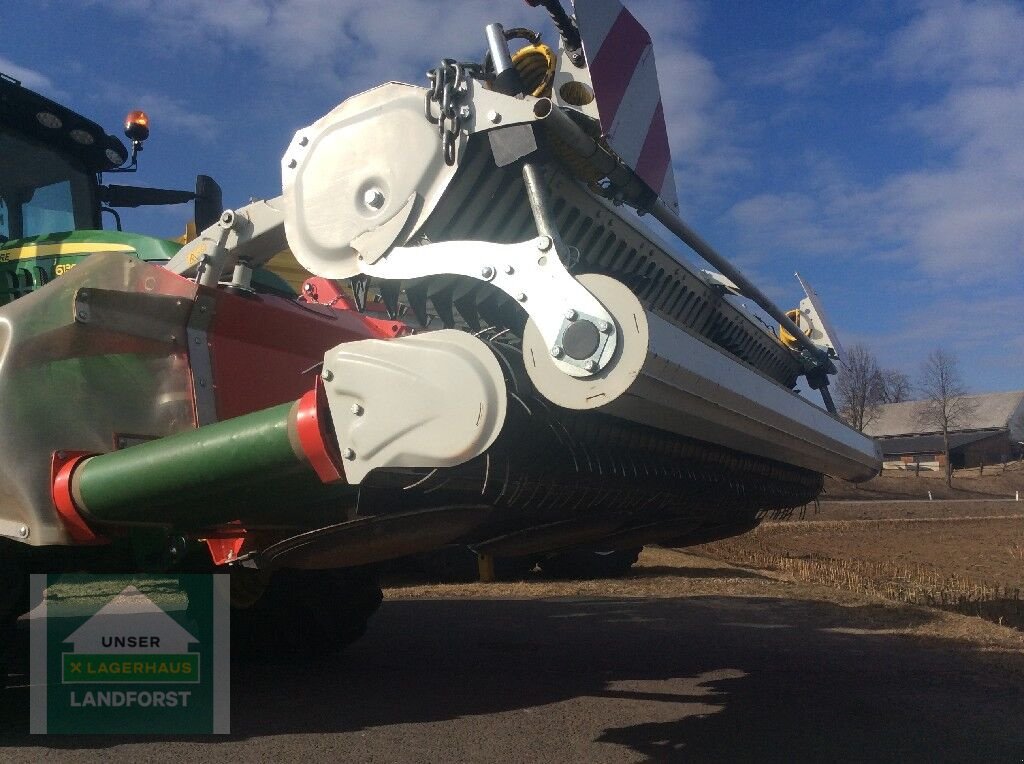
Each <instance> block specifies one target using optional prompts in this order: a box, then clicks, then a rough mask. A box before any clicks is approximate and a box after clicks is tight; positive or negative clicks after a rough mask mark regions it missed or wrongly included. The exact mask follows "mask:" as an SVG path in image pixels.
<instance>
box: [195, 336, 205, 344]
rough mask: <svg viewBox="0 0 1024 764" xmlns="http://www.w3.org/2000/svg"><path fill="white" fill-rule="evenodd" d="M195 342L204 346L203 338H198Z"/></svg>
mask: <svg viewBox="0 0 1024 764" xmlns="http://www.w3.org/2000/svg"><path fill="white" fill-rule="evenodd" d="M193 341H194V342H195V343H196V344H197V345H202V344H203V338H202V337H196V338H195V340H193Z"/></svg>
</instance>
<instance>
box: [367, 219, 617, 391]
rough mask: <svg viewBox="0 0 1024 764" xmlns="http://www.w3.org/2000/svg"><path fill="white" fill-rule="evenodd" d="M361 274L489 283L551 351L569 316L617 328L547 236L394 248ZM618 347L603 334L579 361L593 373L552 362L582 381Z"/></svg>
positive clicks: (561, 337)
mask: <svg viewBox="0 0 1024 764" xmlns="http://www.w3.org/2000/svg"><path fill="white" fill-rule="evenodd" d="M363 273H365V274H366V275H368V276H371V277H374V278H380V279H387V280H395V281H397V280H406V279H415V278H422V277H425V276H436V275H442V274H450V275H455V276H467V277H469V278H473V279H477V280H478V281H484V282H488V283H490V284H493V285H494V286H495V287H497V288H498V289H500V290H501V291H503V292H505V294H507V295H509V296H510V297H512V298H513V299H514V300H516V301H517V302H518V303H519V304H520V305H521V306H522V307H523V310H525V311H526V313H527V314H528V315H529V316H530V318H531V319H532V320H533V322H534V323H535V324H536V325H537V328H538V329H539V330H540V333H541V336H542V337H543V338H544V341H545V342H546V343H547V346H548V347H549V348H554V347H556V346H564V342H565V332H566V330H567V329H568V328H569V327H570V326H571V323H572V322H568V321H567V320H566V316H567V315H569V314H570V313H575V314H576V315H579V316H583V317H586V320H591V321H593V322H595V326H596V325H597V323H598V322H605V323H607V324H608V326H610V327H614V325H615V322H614V320H613V319H612V316H611V314H609V313H608V311H606V310H605V309H604V306H603V305H601V303H600V302H599V301H598V299H597V298H596V297H594V295H592V294H591V293H590V292H588V291H587V289H586V288H585V287H584V286H583V285H582V284H580V283H579V282H578V281H577V280H576V279H575V278H573V277H572V274H570V273H569V271H567V270H566V269H565V266H564V265H562V262H561V261H560V260H559V259H558V255H557V253H556V251H555V248H554V242H553V241H552V239H551V237H549V236H539V237H537V238H536V239H534V240H532V241H525V242H521V243H519V244H495V243H493V242H488V241H447V242H439V243H437V244H424V245H423V246H420V247H395V248H394V249H392V250H391V251H390V252H389V253H388V254H386V255H384V256H383V257H382V258H380V260H378V261H377V262H375V263H373V264H372V265H364V266H363ZM616 344H617V340H616V337H615V333H614V331H613V332H611V333H608V334H606V335H605V339H604V340H602V343H601V346H600V350H599V352H598V354H596V355H594V356H590V357H588V358H586V359H578V360H579V361H580V363H583V364H585V363H586V362H587V361H593V362H594V363H595V364H596V368H595V369H593V370H591V369H588V368H586V367H585V366H584V365H580V364H578V363H576V362H568V361H566V360H563V359H562V358H559V357H558V356H555V359H556V361H555V362H556V364H557V365H558V366H559V368H560V369H561V370H562V371H564V372H565V373H566V374H569V375H571V376H574V377H581V376H586V375H587V374H590V373H592V372H593V371H597V370H598V369H600V368H602V367H603V366H604V365H605V364H606V363H607V362H608V361H609V360H610V359H611V357H612V354H613V353H614V352H615V346H616Z"/></svg>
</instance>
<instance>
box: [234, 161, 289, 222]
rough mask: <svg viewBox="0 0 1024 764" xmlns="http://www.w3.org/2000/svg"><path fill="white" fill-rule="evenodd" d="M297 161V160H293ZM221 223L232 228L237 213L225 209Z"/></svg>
mask: <svg viewBox="0 0 1024 764" xmlns="http://www.w3.org/2000/svg"><path fill="white" fill-rule="evenodd" d="M292 161H295V160H292ZM220 224H221V225H222V226H224V227H225V228H231V227H232V226H234V224H235V213H234V212H232V211H231V210H224V211H223V212H222V213H220Z"/></svg>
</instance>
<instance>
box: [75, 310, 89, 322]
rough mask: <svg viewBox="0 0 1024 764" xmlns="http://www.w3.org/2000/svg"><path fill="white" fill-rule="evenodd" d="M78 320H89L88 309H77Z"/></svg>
mask: <svg viewBox="0 0 1024 764" xmlns="http://www.w3.org/2000/svg"><path fill="white" fill-rule="evenodd" d="M78 320H79V321H88V320H89V311H87V310H80V311H78Z"/></svg>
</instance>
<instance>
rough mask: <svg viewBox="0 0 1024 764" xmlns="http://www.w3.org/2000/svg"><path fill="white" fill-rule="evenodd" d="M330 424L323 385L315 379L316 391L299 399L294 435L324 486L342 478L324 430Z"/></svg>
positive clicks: (327, 434)
mask: <svg viewBox="0 0 1024 764" xmlns="http://www.w3.org/2000/svg"><path fill="white" fill-rule="evenodd" d="M330 421H331V419H330V410H329V409H328V407H327V395H326V393H325V391H324V385H323V381H322V380H321V379H320V377H317V379H316V387H314V388H313V389H312V390H310V391H309V392H308V393H306V394H305V395H303V396H302V398H300V399H299V404H298V410H297V411H296V412H295V434H296V435H298V438H299V444H300V445H301V446H302V453H304V454H305V455H306V459H308V460H309V463H310V465H312V467H313V470H314V471H315V472H316V474H317V477H319V478H320V480H322V481H323V482H324V483H333V482H335V481H338V480H341V479H342V478H344V471H343V469H342V467H341V458H340V454H339V453H338V449H337V448H335V446H334V438H332V437H331V434H330V432H329V429H328V424H329V422H330Z"/></svg>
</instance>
